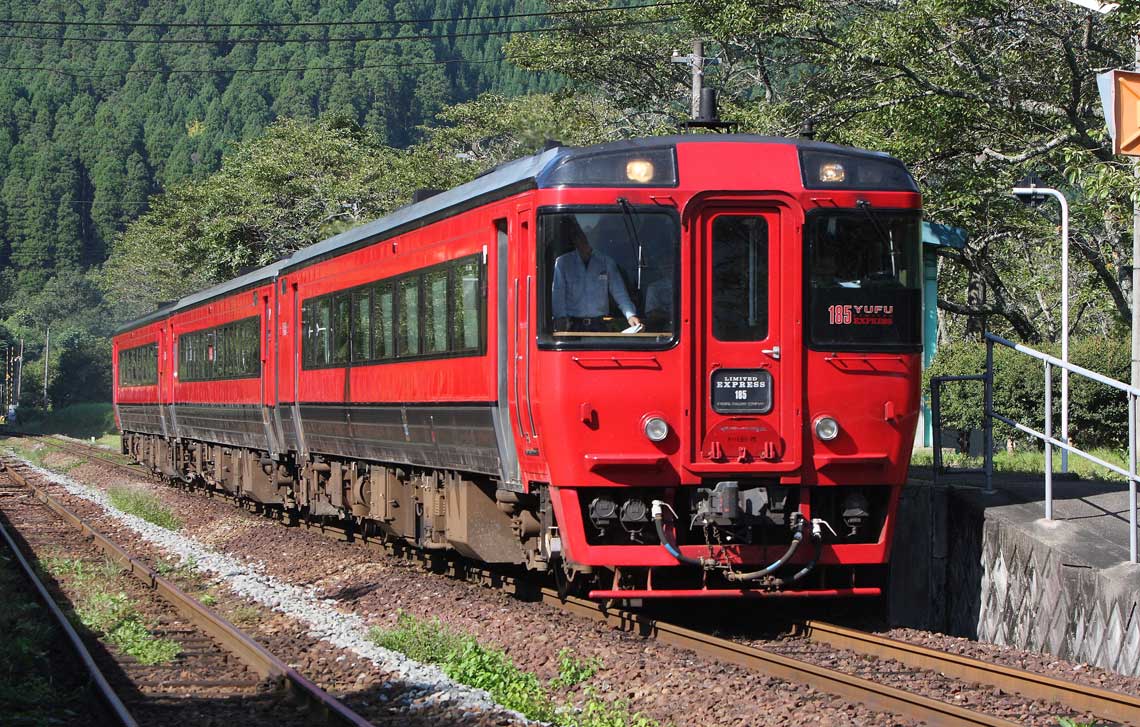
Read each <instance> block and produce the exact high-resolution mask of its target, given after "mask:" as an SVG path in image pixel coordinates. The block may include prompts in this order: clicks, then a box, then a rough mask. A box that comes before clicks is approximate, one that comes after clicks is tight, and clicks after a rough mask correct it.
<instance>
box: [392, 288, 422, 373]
mask: <svg viewBox="0 0 1140 727" xmlns="http://www.w3.org/2000/svg"><path fill="white" fill-rule="evenodd" d="M399 290H400V305H399V310H398V311H397V314H396V317H397V323H396V355H397V356H417V355H419V352H420V328H419V322H420V276H418V275H410V276H408V277H406V278H404V279H403V280H401V281H400V283H399Z"/></svg>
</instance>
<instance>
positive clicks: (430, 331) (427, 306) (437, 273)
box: [423, 268, 448, 353]
mask: <svg viewBox="0 0 1140 727" xmlns="http://www.w3.org/2000/svg"><path fill="white" fill-rule="evenodd" d="M424 296H425V297H424V317H423V321H424V348H423V352H424V353H446V352H447V328H448V326H447V269H446V268H440V269H437V270H433V271H431V272H429V273H425V274H424Z"/></svg>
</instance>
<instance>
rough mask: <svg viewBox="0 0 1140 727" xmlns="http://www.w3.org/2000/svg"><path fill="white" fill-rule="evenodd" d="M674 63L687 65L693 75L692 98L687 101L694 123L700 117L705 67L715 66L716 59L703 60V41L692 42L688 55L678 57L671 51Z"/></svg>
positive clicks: (675, 52)
mask: <svg viewBox="0 0 1140 727" xmlns="http://www.w3.org/2000/svg"><path fill="white" fill-rule="evenodd" d="M671 60H672V61H673V62H674V63H687V64H688V66H689V70H691V71H692V74H693V87H692V96H691V98H690V99H689V116H690V118H692V119H693V120H694V121H695V120H697V119H699V118H700V116H701V89H703V88H704V87H705V65H706V64H707V65H716V64H717V63H718V62H719V61H718V60H717V59H716V58H705V44H704V41H700V40H694V41H693V52H692V54H690V55H687V56H683V55H679V54H678V53H677V51H673V58H672V59H671Z"/></svg>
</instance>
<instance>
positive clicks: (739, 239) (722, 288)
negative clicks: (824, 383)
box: [710, 215, 768, 341]
mask: <svg viewBox="0 0 1140 727" xmlns="http://www.w3.org/2000/svg"><path fill="white" fill-rule="evenodd" d="M712 267H713V269H712V281H711V285H710V287H711V288H712V328H713V335H714V336H716V338H717V340H720V341H762V340H764V339H765V338H767V337H768V222H767V221H766V220H765V219H764V218H763V217H759V216H752V215H721V216H719V217H717V218H716V219H715V220H713V229H712Z"/></svg>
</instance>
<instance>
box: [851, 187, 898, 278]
mask: <svg viewBox="0 0 1140 727" xmlns="http://www.w3.org/2000/svg"><path fill="white" fill-rule="evenodd" d="M855 206H856V207H858V208H859V209H860V210H862V212H863V214H864V215H866V216H867V219H868V220H870V221H871V225H872V226H873V227H874V228H875V233H876V234H878V236H879V240H881V241H882V242H885V243H886V244H887V251H888V255H889V256H890V258H891V275H892V276H893V277H894V278H895V279H896V280H897V279H898V277H899V271H898V262H897V261H896V257H897V253H896V252H895V240H894V237H892V236H891V234H890V233H888V232H887V231H886V230H885V229H884V228H883V225H882V223H880V222H879V216H878V215H877V214H875V213H874V212H873V211H872V210H871V203H870V202H868V201H867V200H865V199H861V200H859V201H857V202H856V203H855Z"/></svg>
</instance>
